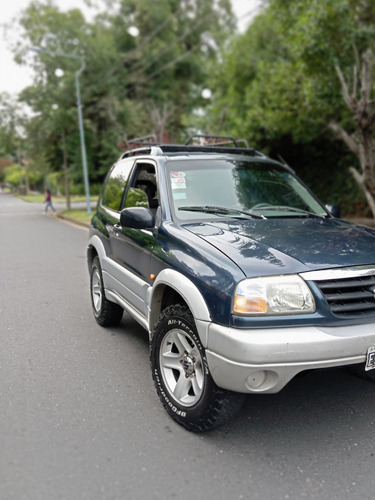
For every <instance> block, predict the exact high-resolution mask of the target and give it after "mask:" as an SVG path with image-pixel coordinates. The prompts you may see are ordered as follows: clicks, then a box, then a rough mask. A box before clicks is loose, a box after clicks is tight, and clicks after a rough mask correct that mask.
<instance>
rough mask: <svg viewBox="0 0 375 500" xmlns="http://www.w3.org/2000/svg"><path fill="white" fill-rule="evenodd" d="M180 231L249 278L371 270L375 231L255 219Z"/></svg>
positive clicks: (315, 221) (324, 222)
mask: <svg viewBox="0 0 375 500" xmlns="http://www.w3.org/2000/svg"><path fill="white" fill-rule="evenodd" d="M184 227H185V229H187V230H189V231H191V232H192V233H194V234H195V235H197V236H199V237H200V238H202V239H204V240H205V241H206V242H208V243H210V244H211V245H213V246H214V247H216V248H217V249H218V250H220V251H221V252H223V253H224V254H225V255H226V256H227V257H228V258H229V259H231V260H232V261H233V262H235V263H236V264H237V265H238V266H239V267H240V269H241V270H242V271H243V272H244V274H245V275H246V276H248V277H251V276H267V275H273V274H288V273H300V272H306V271H310V270H317V269H330V268H334V267H345V266H358V265H366V264H375V230H372V229H370V228H367V227H365V226H355V225H353V224H350V223H348V222H345V221H342V220H339V219H333V218H332V219H323V218H308V219H306V218H279V219H266V220H264V219H262V220H258V219H256V220H254V219H253V220H246V221H243V220H238V221H230V222H207V223H199V224H186V225H184Z"/></svg>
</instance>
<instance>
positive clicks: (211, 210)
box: [178, 205, 267, 219]
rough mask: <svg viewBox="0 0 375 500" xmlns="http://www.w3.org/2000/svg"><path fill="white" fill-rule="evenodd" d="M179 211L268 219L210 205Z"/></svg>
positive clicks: (184, 208) (259, 215)
mask: <svg viewBox="0 0 375 500" xmlns="http://www.w3.org/2000/svg"><path fill="white" fill-rule="evenodd" d="M178 210H184V211H188V212H203V213H206V214H217V215H230V214H238V215H247V216H248V217H252V218H254V219H267V217H265V216H264V215H261V214H255V213H254V212H245V211H243V210H236V209H235V208H224V207H212V206H209V205H204V206H187V207H179V209H178Z"/></svg>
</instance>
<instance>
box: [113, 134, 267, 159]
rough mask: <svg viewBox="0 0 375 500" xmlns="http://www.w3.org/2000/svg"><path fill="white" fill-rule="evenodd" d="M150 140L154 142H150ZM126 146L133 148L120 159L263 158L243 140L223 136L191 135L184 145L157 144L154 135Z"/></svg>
mask: <svg viewBox="0 0 375 500" xmlns="http://www.w3.org/2000/svg"><path fill="white" fill-rule="evenodd" d="M150 139H151V140H152V141H155V142H151V140H150ZM194 139H204V141H205V143H203V144H202V143H201V144H190V143H191V141H193V140H194ZM207 141H208V142H207ZM202 142H203V141H202ZM240 143H244V144H245V147H241V146H240V145H239V144H240ZM128 144H129V145H132V146H133V147H132V148H129V149H128V150H127V151H125V152H124V153H123V154H122V155H121V156H120V159H124V158H129V157H132V156H140V155H146V156H147V155H153V156H161V155H168V154H178V153H226V154H238V155H240V154H243V155H252V156H260V157H264V155H263V154H262V153H260V152H259V151H256V150H255V149H251V148H249V145H248V143H247V141H246V140H245V139H237V140H236V139H234V138H233V137H230V136H223V135H206V134H198V135H192V136H191V137H189V139H188V140H187V141H186V143H185V144H158V143H157V142H156V137H155V135H147V136H144V137H138V138H136V139H132V140H131V141H128Z"/></svg>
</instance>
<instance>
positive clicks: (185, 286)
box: [147, 269, 212, 347]
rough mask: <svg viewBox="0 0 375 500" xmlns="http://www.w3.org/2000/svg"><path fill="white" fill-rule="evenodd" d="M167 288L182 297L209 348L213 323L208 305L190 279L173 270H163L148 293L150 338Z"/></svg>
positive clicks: (201, 337) (205, 344) (202, 339)
mask: <svg viewBox="0 0 375 500" xmlns="http://www.w3.org/2000/svg"><path fill="white" fill-rule="evenodd" d="M167 286H168V287H170V288H172V289H173V290H175V291H176V292H177V293H178V294H179V295H181V297H182V298H183V299H184V301H185V302H186V304H187V305H188V307H189V309H190V311H191V313H192V315H193V317H194V320H195V324H196V327H197V330H198V333H199V336H200V339H201V342H202V343H203V345H204V346H205V347H207V335H208V326H209V324H210V323H211V321H212V320H211V315H210V312H209V310H208V307H207V304H206V302H205V300H204V298H203V296H202V294H201V292H200V291H199V289H198V288H197V287H196V285H194V283H193V282H192V281H190V280H189V278H187V277H186V276H184V275H183V274H181V273H179V272H178V271H175V270H173V269H163V271H161V272H160V273H159V274H158V276H157V278H156V280H155V282H154V285H153V286H152V287H150V288H149V290H148V292H147V304H148V308H149V318H148V323H149V331H150V337H151V332H152V328H153V325H154V324H155V322H156V320H157V318H158V316H159V314H160V312H161V302H162V297H163V293H164V289H165V287H167Z"/></svg>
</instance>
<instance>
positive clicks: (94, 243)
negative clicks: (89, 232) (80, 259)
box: [87, 235, 107, 271]
mask: <svg viewBox="0 0 375 500" xmlns="http://www.w3.org/2000/svg"><path fill="white" fill-rule="evenodd" d="M91 247H92V248H95V250H96V253H97V254H98V256H99V260H100V262H103V261H104V260H105V259H107V254H106V253H105V248H104V245H103V242H102V240H101V239H100V238H99V236H96V235H94V236H91V238H90V239H89V242H88V244H87V257H88V259H87V261H88V266H89V271H90V269H91V263H92V252H91V250H90V248H91Z"/></svg>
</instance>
